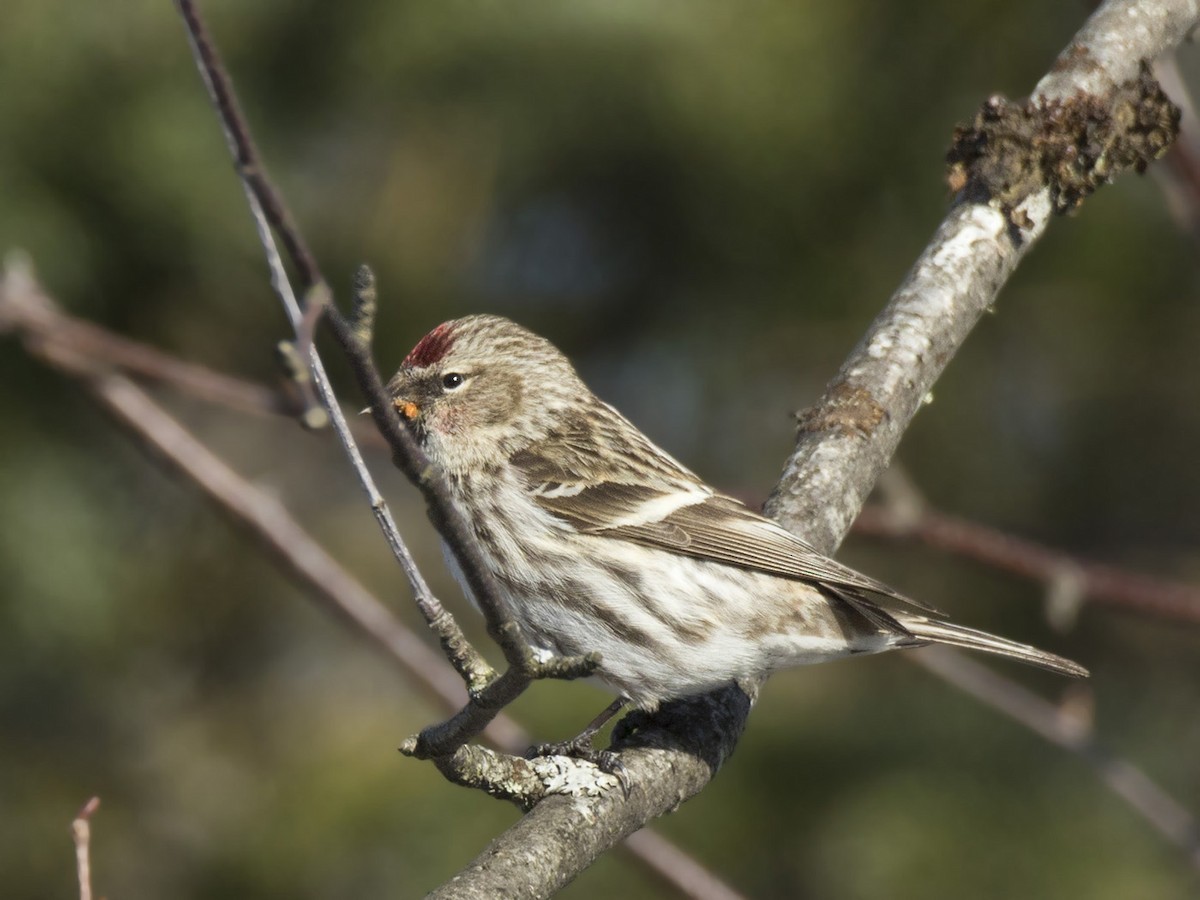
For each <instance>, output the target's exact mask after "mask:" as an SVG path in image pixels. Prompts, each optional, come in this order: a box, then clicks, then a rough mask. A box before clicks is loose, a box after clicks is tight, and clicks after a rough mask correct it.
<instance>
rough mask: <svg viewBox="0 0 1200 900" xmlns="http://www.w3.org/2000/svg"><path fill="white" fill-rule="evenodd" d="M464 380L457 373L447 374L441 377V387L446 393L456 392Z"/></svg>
mask: <svg viewBox="0 0 1200 900" xmlns="http://www.w3.org/2000/svg"><path fill="white" fill-rule="evenodd" d="M466 380H467V379H466V378H464V377H463V376H462V375H460V374H458V373H457V372H449V373H447V374H446V375H443V376H442V387H444V388H445V389H446V390H448V391H453V390H457V389H458V388H460V387H462V386H463V384H464V383H465V382H466Z"/></svg>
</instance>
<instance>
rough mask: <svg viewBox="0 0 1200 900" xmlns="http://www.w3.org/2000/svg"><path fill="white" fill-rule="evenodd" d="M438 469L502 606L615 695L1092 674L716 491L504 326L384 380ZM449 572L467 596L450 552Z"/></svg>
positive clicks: (649, 700) (534, 342)
mask: <svg viewBox="0 0 1200 900" xmlns="http://www.w3.org/2000/svg"><path fill="white" fill-rule="evenodd" d="M388 391H389V394H390V395H391V397H392V398H393V402H394V403H395V407H396V409H397V411H398V412H399V413H400V415H401V417H402V419H403V420H404V421H405V422H406V423H407V425H408V426H409V428H410V429H411V430H412V432H413V433H414V435H415V436H416V438H417V440H418V441H419V442H420V444H421V445H422V446H423V448H424V450H425V452H426V454H427V455H428V456H429V459H430V460H431V461H432V462H433V463H434V464H435V465H436V466H437V467H438V468H439V469H441V471H442V472H443V473H444V474H445V477H446V479H447V481H448V483H449V488H450V492H451V495H452V497H453V502H454V503H455V504H456V505H457V506H458V507H459V509H460V510H461V512H462V513H463V514H464V517H465V519H466V521H467V522H468V523H469V525H470V527H471V529H472V530H473V531H474V534H475V537H476V539H477V541H478V544H479V549H480V551H481V553H482V556H483V560H484V562H485V564H486V566H487V568H488V570H489V572H490V574H491V575H492V577H493V578H494V580H495V582H496V584H497V586H498V588H499V592H500V594H501V599H502V602H503V603H504V604H505V606H506V612H507V613H508V614H509V615H510V616H511V617H512V618H513V619H514V620H515V621H516V622H517V624H518V625H519V626H520V628H521V630H522V632H523V634H524V637H525V639H526V640H527V641H528V643H529V644H530V646H531V647H532V648H533V649H534V650H535V651H538V652H542V653H552V654H558V655H561V656H574V655H579V654H585V653H591V652H598V653H599V654H600V664H599V667H598V668H597V670H596V672H595V676H596V677H597V678H598V679H599V680H600V681H601V682H602V683H604V684H605V685H607V686H608V687H609V688H611V689H612V690H613V691H615V692H616V693H617V695H618V699H617V701H616V702H614V703H613V704H612V705H611V706H610V707H608V709H606V710H605V711H604V712H603V713H601V715H600V716H598V717H597V719H596V721H594V722H593V723H592V724H591V725H589V726H588V729H586V730H585V731H584V733H583V734H582V735H580V736H579V738H577V739H576V740H575V741H573V742H564V744H561V745H547V746H546V747H544V748H543V751H544V752H565V750H569V751H571V752H573V753H574V755H580V756H587V755H588V749H589V748H590V746H591V738H592V735H593V734H594V733H595V731H596V730H598V729H599V727H600V726H601V725H602V724H603V722H604V721H605V720H607V719H608V718H610V717H611V716H612V715H614V714H615V713H616V712H617V711H618V710H619V709H620V708H621V706H622V705H623V704H624V703H627V702H628V703H631V704H633V705H634V706H635V707H636V708H639V709H642V710H645V711H648V712H649V711H653V710H654V709H655V708H656V707H657V706H658V705H659V703H661V702H662V701H664V700H669V699H673V698H677V697H683V696H687V695H691V694H699V693H703V692H706V691H710V690H713V689H716V688H718V687H721V686H724V685H727V684H729V683H730V682H732V681H735V680H737V679H742V678H749V677H755V676H765V675H768V674H770V673H772V672H774V671H776V670H779V669H786V668H790V667H792V666H800V665H806V664H809V663H818V662H825V661H826V660H832V659H838V658H839V657H844V656H850V655H854V654H865V653H879V652H881V651H884V650H894V649H900V648H906V647H921V646H924V645H927V644H950V645H952V646H955V647H965V648H967V649H971V650H982V651H985V652H988V653H994V654H997V655H999V656H1006V657H1010V658H1012V659H1016V660H1019V661H1021V662H1025V663H1031V664H1033V665H1036V666H1041V667H1042V668H1045V669H1049V670H1051V671H1053V672H1058V673H1060V674H1063V675H1071V676H1076V677H1084V676H1086V675H1087V674H1088V672H1087V670H1086V669H1085V668H1083V667H1082V666H1080V665H1078V664H1077V663H1074V662H1071V661H1070V660H1068V659H1064V658H1063V657H1061V656H1055V655H1054V654H1052V653H1046V652H1044V651H1042V650H1038V649H1036V648H1034V647H1030V646H1026V645H1025V644H1019V643H1015V642H1013V641H1009V640H1006V639H1005V638H1001V637H997V636H995V635H992V634H988V633H987V632H984V631H978V630H976V629H973V628H966V627H964V626H961V625H955V624H953V623H951V622H948V621H946V620H945V618H944V616H943V614H942V613H940V612H938V611H937V610H935V609H933V608H932V607H930V606H926V605H925V604H923V603H919V602H917V601H915V600H912V599H910V598H908V597H905V596H904V595H903V594H900V593H898V592H897V591H895V590H893V589H892V588H890V587H888V586H887V585H886V584H883V583H882V582H879V581H876V580H875V579H873V578H870V577H868V576H866V575H862V574H860V573H858V572H856V571H854V570H853V569H850V568H848V567H846V566H843V565H841V564H840V563H838V562H835V561H834V560H832V559H830V558H829V557H827V556H825V555H824V554H822V553H820V552H818V551H817V550H816V549H815V548H813V547H812V546H810V545H809V544H807V543H806V542H805V541H803V540H801V539H800V538H798V537H796V536H795V535H793V534H791V533H790V532H788V531H786V530H785V529H784V528H782V527H781V526H779V525H778V524H776V523H775V522H773V521H771V520H770V519H768V518H766V517H764V516H761V515H759V514H758V513H756V512H754V511H752V510H750V509H749V508H747V507H746V506H745V505H744V504H742V503H741V502H739V501H738V500H735V499H734V498H732V497H729V496H726V495H724V494H722V493H720V492H719V491H717V490H715V489H714V488H712V487H710V486H709V485H708V484H706V483H704V482H703V481H702V480H701V479H700V478H698V477H697V476H696V475H695V474H693V473H692V472H691V471H689V470H688V469H686V468H684V466H683V465H681V464H680V463H679V462H677V461H676V460H675V459H673V458H672V457H671V456H670V455H669V454H667V453H666V452H665V451H663V450H662V449H660V448H659V447H657V446H656V445H655V444H654V443H652V442H651V441H650V439H649V438H647V437H646V436H645V435H644V434H642V432H641V431H639V430H638V429H637V428H636V427H635V426H634V425H633V424H631V423H630V422H629V421H628V420H627V419H626V418H625V417H624V416H622V415H621V414H620V413H619V412H617V411H616V410H615V409H613V408H612V407H611V406H609V405H608V404H607V403H604V402H603V401H601V400H600V399H598V398H597V397H596V396H595V395H594V394H593V393H592V392H591V391H590V390H589V389H588V388H587V386H586V385H585V384H584V383H583V381H582V380H581V379H580V377H579V375H578V374H577V373H576V371H575V369H574V367H573V366H572V365H571V363H570V362H569V361H568V360H567V358H566V357H565V356H564V355H563V354H562V353H561V352H560V351H559V350H558V349H557V348H555V347H554V346H553V345H552V344H551V343H550V342H549V341H547V340H545V339H544V338H541V337H538V336H537V335H535V334H533V333H532V332H530V331H528V330H526V329H525V328H522V327H521V326H520V325H517V324H516V323H515V322H511V321H509V320H508V319H505V318H502V317H500V316H493V315H476V316H469V317H467V318H463V319H456V320H453V321H450V322H446V323H444V324H442V325H439V326H438V327H437V328H435V329H433V331H431V332H429V334H427V335H426V336H425V337H423V338H422V339H421V340H420V342H418V343H417V345H416V346H415V347H414V348H413V349H412V351H411V352H410V353H409V354H408V356H406V357H405V359H404V362H403V363H402V365H401V366H400V369H399V371H398V372H397V373H396V374H395V376H394V377H393V378H392V379H391V381H390V382H388ZM446 555H447V560H448V563H449V564H450V567H451V569H452V571H454V573H455V576H456V578H457V579H458V581H459V583H460V584H462V585H463V587H464V590H465V591H466V592H467V594H468V596H470V589H469V587H468V586H467V585H466V583H465V581H464V580H463V578H462V573H461V571H460V570H459V569H458V566H457V563H456V561H455V560H454V558H453V554H452V553H450V552H447V554H446Z"/></svg>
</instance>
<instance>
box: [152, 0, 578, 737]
mask: <svg viewBox="0 0 1200 900" xmlns="http://www.w3.org/2000/svg"><path fill="white" fill-rule="evenodd" d="M176 5H177V6H178V7H179V10H180V13H181V15H182V17H183V20H184V23H185V25H186V27H187V33H188V40H189V42H190V44H191V47H192V54H193V57H194V58H195V61H196V66H197V68H198V69H199V70H200V72H201V75H202V77H203V79H204V82H205V85H206V86H207V87H208V91H209V95H210V97H211V99H212V102H213V107H214V109H215V110H216V111H217V114H218V118H219V119H220V122H221V127H222V130H223V131H224V133H225V138H226V142H227V143H228V145H229V149H230V153H231V154H232V155H233V158H234V160H235V162H236V163H237V168H238V173H239V174H240V175H241V177H242V185H243V188H244V190H245V193H246V200H247V203H248V204H249V206H250V211H251V214H252V216H253V217H254V221H255V225H256V227H257V230H258V235H259V240H260V241H261V243H262V246H263V250H264V252H265V253H266V257H267V263H268V266H269V268H270V270H271V283H272V286H273V287H274V288H275V291H276V293H277V294H278V295H279V298H280V300H281V301H282V303H283V305H284V308H285V310H286V311H287V314H288V317H289V319H290V320H291V323H292V327H293V329H294V330H295V332H296V337H297V347H298V350H299V352H300V353H301V354H302V355H304V356H305V357H307V358H308V360H309V365H310V368H311V370H312V375H313V382H314V384H315V386H316V390H317V394H318V395H319V396H320V398H321V402H322V403H323V404H324V406H325V407H326V409H327V410H328V411H329V415H330V418H331V421H332V423H333V428H334V431H335V433H336V434H337V436H338V439H339V441H341V443H342V445H343V447H344V449H345V451H346V454H347V456H348V457H349V458H350V460H351V463H352V465H353V466H354V470H355V473H356V475H357V476H358V479H359V481H360V483H361V484H362V486H363V489H364V491H365V492H366V494H367V496H368V499H369V500H370V503H371V509H372V510H373V511H374V513H375V517H376V520H377V521H378V523H379V526H380V528H381V530H382V531H383V533H384V536H385V538H386V540H387V541H388V543H389V545H390V546H391V548H392V552H393V554H394V555H395V556H396V559H397V560H398V561H399V562H400V565H401V567H402V568H403V569H404V572H405V575H406V576H407V577H408V578H409V580H410V582H411V583H412V585H413V592H414V594H415V596H416V597H417V605H418V608H419V609H420V610H421V613H422V615H424V617H425V620H426V623H427V624H428V625H429V627H430V628H431V629H435V630H436V629H441V631H440V632H439V638H440V639H441V641H442V645H443V648H444V649H445V650H446V653H447V657H448V658H449V659H450V661H451V663H453V664H454V666H455V667H456V668H457V669H458V671H459V674H460V675H461V676H462V678H463V680H464V682H466V684H467V687H468V693H469V695H470V697H471V699H470V701H469V702H468V706H467V708H465V709H464V710H463V711H462V712H461V713H460V714H459V715H457V716H455V717H454V718H452V719H451V720H449V721H447V722H445V723H442V724H441V725H439V726H435V727H434V728H433V729H426V733H427V734H428V735H430V736H431V737H432V736H433V735H435V734H436V736H437V737H438V738H439V740H438V741H437V742H436V743H430V742H429V741H425V742H422V744H421V746H422V747H437V748H438V749H439V751H440V752H443V753H447V754H448V753H450V752H451V751H452V750H454V749H455V748H456V747H457V746H458V745H459V744H461V743H462V742H464V741H467V740H470V738H472V737H474V736H475V735H477V734H478V733H479V732H480V729H482V728H483V727H484V726H485V725H486V724H487V722H488V721H490V718H491V717H492V716H494V715H496V713H497V712H498V711H499V710H500V709H501V708H502V707H503V706H504V705H506V704H507V703H510V702H512V700H514V699H516V697H517V696H519V695H520V694H521V693H522V692H523V691H524V690H525V688H527V687H528V686H529V685H530V684H531V683H532V682H533V681H534V680H535V679H537V678H545V677H577V676H578V675H579V674H586V672H587V671H589V670H590V669H594V666H595V663H594V661H593V660H591V659H589V658H580V659H578V660H571V661H569V662H567V663H566V664H565V665H563V666H562V667H560V668H554V667H548V666H546V665H544V664H542V663H539V662H536V661H535V659H534V656H533V654H532V653H531V652H530V650H529V648H528V647H527V646H526V645H525V644H524V641H523V639H522V637H521V634H520V631H519V629H517V628H516V627H515V626H514V625H513V623H512V621H511V618H510V617H509V615H508V613H507V612H506V611H505V608H504V605H503V603H502V602H501V599H500V593H499V591H498V590H497V588H496V585H495V584H494V582H493V580H492V578H491V576H490V573H489V572H488V570H487V568H486V567H485V566H483V565H482V564H481V560H482V556H481V555H480V551H479V548H478V546H477V544H476V541H475V537H474V534H473V532H472V531H471V529H470V528H469V526H468V524H467V523H466V521H465V520H464V519H463V516H462V514H461V513H460V512H459V511H458V510H457V509H456V508H455V507H454V505H453V504H452V503H451V502H450V499H449V491H448V488H447V486H446V484H445V480H444V478H443V477H442V475H441V473H440V472H439V471H437V470H436V469H435V468H434V467H433V466H432V465H431V464H430V463H429V461H428V460H427V459H426V458H425V455H424V453H423V452H422V450H421V448H420V447H419V446H418V445H417V443H416V441H415V440H414V439H413V437H412V435H411V434H409V432H408V430H407V429H406V428H404V426H403V425H402V424H401V422H400V420H399V417H398V415H397V413H396V410H395V408H394V406H393V404H392V401H391V398H390V397H389V396H388V394H387V391H386V390H385V388H384V385H383V381H382V379H381V377H380V375H379V372H378V370H377V369H376V368H375V364H374V361H373V360H372V358H371V352H370V345H369V343H368V342H366V341H363V340H362V339H361V338H362V337H363V332H364V327H363V326H364V324H365V323H366V319H365V317H363V316H362V315H358V316H357V317H356V321H355V322H353V323H350V322H347V321H346V320H345V319H344V318H343V317H342V316H341V314H340V313H339V312H338V311H337V310H336V309H335V308H333V306H332V303H331V293H330V291H329V288H328V286H327V284H326V283H325V281H324V280H323V278H322V276H321V273H320V270H319V269H318V268H317V265H316V261H315V260H314V259H313V257H312V255H311V254H310V253H309V252H308V250H307V247H306V245H305V242H304V240H303V239H302V237H301V236H300V234H299V232H298V229H297V227H296V225H295V223H294V222H293V221H292V220H291V218H290V217H289V216H288V215H287V212H286V207H285V206H284V204H283V201H282V199H281V198H280V196H279V193H278V191H277V190H276V189H275V187H274V185H273V184H272V183H271V182H270V180H269V179H268V178H267V176H266V173H265V170H264V168H263V165H262V162H261V160H260V158H259V155H258V151H257V149H256V148H255V145H254V141H253V139H252V137H251V135H250V129H249V126H248V124H247V123H246V121H245V119H244V118H243V117H242V115H241V112H240V109H239V107H238V104H237V100H236V96H235V94H234V91H233V86H232V81H231V79H230V78H229V75H228V73H227V72H226V71H225V68H224V66H223V64H222V63H221V60H220V58H219V56H218V54H217V52H216V48H215V45H214V44H213V41H212V39H211V37H210V35H209V34H208V31H207V27H206V26H205V24H204V22H203V20H202V19H201V18H200V15H199V13H198V11H197V10H196V8H195V4H194V2H193V0H177V2H176ZM272 229H274V230H275V231H278V232H279V233H280V234H281V236H282V238H283V241H284V246H285V248H286V249H287V250H288V252H289V253H290V254H291V256H292V260H293V262H294V263H295V265H296V267H297V269H298V270H299V271H300V274H301V279H302V281H303V282H304V284H305V286H306V295H305V304H304V308H303V309H301V307H300V305H299V304H298V303H297V301H296V297H295V294H294V293H293V291H292V288H291V285H290V283H289V282H288V278H287V273H286V271H285V270H284V267H283V263H282V260H281V259H280V257H279V253H278V251H277V250H276V248H275V242H274V237H273V235H272ZM359 311H360V312H361V307H360V308H359ZM322 313H324V316H325V321H326V322H327V323H328V324H329V326H330V329H331V331H332V332H333V335H334V337H335V339H336V340H337V341H338V343H339V344H340V345H341V348H342V350H343V352H344V353H345V354H346V356H347V358H348V359H349V361H350V365H351V368H352V369H353V371H354V373H355V376H356V378H357V380H358V383H359V387H360V388H361V390H362V391H363V393H364V395H365V396H366V398H367V400H368V403H369V404H370V410H371V414H372V416H373V417H374V419H375V423H376V425H377V426H378V427H379V429H380V432H381V433H382V434H383V436H384V438H385V439H386V440H387V441H388V443H389V444H390V445H391V447H392V453H393V460H394V461H395V462H396V464H397V466H399V467H400V468H401V470H403V471H404V472H405V474H406V475H408V477H409V478H410V480H412V481H413V483H414V484H415V485H416V486H417V487H418V488H419V489H420V490H421V493H422V495H423V496H424V498H425V502H426V504H427V506H428V508H429V511H430V515H431V517H432V519H433V521H434V524H435V526H436V527H437V528H438V531H439V532H440V533H441V534H442V537H443V539H444V540H445V541H446V543H447V544H448V545H449V546H450V548H451V550H452V551H453V552H454V554H455V556H456V557H457V559H458V562H459V567H460V569H461V570H462V572H463V574H464V576H465V577H466V579H467V581H468V583H469V584H470V586H471V590H472V593H473V595H474V597H475V600H476V602H477V603H478V604H479V606H480V609H481V610H482V611H483V614H484V619H485V621H486V622H487V626H488V633H489V634H490V635H491V637H492V639H493V640H495V641H496V643H497V644H498V645H499V646H500V648H501V649H502V650H503V652H504V656H505V660H506V661H507V663H508V665H509V670H510V671H509V672H508V673H506V675H505V676H503V677H502V678H497V676H496V674H495V672H493V671H492V669H491V667H490V666H488V665H487V663H486V661H485V660H484V658H483V656H482V655H481V654H480V653H479V652H478V651H477V650H475V648H474V647H473V646H472V645H471V644H470V643H469V642H468V641H467V639H466V637H465V636H464V635H463V634H462V631H461V630H460V629H459V628H458V625H457V623H456V622H455V620H454V618H453V617H452V616H451V615H450V614H449V613H447V612H446V611H445V610H444V609H443V608H442V607H441V605H440V604H439V603H438V602H437V600H436V598H434V597H433V596H432V595H431V594H430V593H429V591H428V588H426V587H425V585H424V580H423V578H422V576H421V574H420V572H419V571H417V568H416V565H415V564H414V563H413V561H412V558H411V555H410V554H409V552H408V549H407V547H406V546H405V545H404V542H403V539H402V538H401V537H400V534H399V531H398V529H397V528H396V525H395V522H394V520H393V518H392V515H391V512H390V511H389V510H388V508H387V505H386V504H385V502H384V500H383V497H382V495H381V494H380V493H379V491H378V489H377V488H376V486H375V483H374V479H373V478H372V477H371V474H370V472H369V471H368V470H367V468H366V465H365V464H364V462H363V460H362V456H361V454H360V453H359V450H358V447H357V446H356V445H355V443H354V439H353V437H352V436H351V434H350V430H349V428H348V427H347V425H346V422H345V418H344V417H343V416H342V414H341V410H340V409H339V408H338V405H337V401H336V398H335V397H334V394H333V389H332V386H331V385H330V383H329V378H328V376H327V375H326V373H325V368H324V365H323V364H322V362H321V360H320V357H319V356H318V355H317V353H316V351H315V349H314V348H313V346H312V330H313V328H314V326H315V324H316V321H317V318H318V317H319V316H320V315H321V314H322ZM559 672H561V673H562V675H559V674H557V673H559Z"/></svg>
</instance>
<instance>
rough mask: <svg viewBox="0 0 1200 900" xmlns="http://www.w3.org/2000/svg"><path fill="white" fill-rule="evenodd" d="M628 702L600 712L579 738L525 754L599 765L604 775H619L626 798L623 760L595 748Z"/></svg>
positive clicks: (620, 701) (619, 700)
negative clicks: (599, 735)
mask: <svg viewBox="0 0 1200 900" xmlns="http://www.w3.org/2000/svg"><path fill="white" fill-rule="evenodd" d="M628 702H629V699H628V698H627V697H618V698H617V699H616V700H614V701H613V702H612V703H610V704H609V705H608V706H606V707H604V709H602V710H601V711H600V715H598V716H596V718H594V719H592V721H591V722H589V723H588V725H587V727H586V728H585V729H583V731H581V732H579V734H577V735H575V737H573V738H571V739H570V740H567V741H559V742H557V743H554V744H534V745H533V746H532V747H530V748H529V752H528V753H526V754H525V755H526V757H528V758H530V759H532V758H533V757H535V756H569V757H571V758H573V759H582V760H584V761H586V762H590V763H592V764H593V765H595V766H596V768H598V769H599V770H600V771H601V772H607V773H608V774H609V775H615V776H616V777H617V778H618V780H620V782H621V784H622V785H623V786H624V787H625V792H626V794H628V793H629V785H628V783H627V781H626V778H627V776H626V773H625V766H624V765H622V764H621V759H620V757H619V756H618V755H617V754H616V753H614V752H613V751H612V750H597V749H596V748H595V747H593V746H592V741H593V739H594V738H595V737H596V732H598V731H599V730H600V729H601V728H603V727H604V726H605V724H606V723H607V722H608V720H609V719H611V718H612V717H613V716H615V715H616V714H617V713H619V712H620V711H621V709H622V708H623V707H624V706H625V704H626V703H628Z"/></svg>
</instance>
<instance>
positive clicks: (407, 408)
mask: <svg viewBox="0 0 1200 900" xmlns="http://www.w3.org/2000/svg"><path fill="white" fill-rule="evenodd" d="M395 404H396V412H398V413H400V415H402V416H404V418H406V419H408V421H410V422H411V421H412V420H413V419H415V418H416V417H417V416H419V415H420V414H421V408H420V407H419V406H417V404H415V403H413V402H412V401H411V400H396V401H395Z"/></svg>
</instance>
